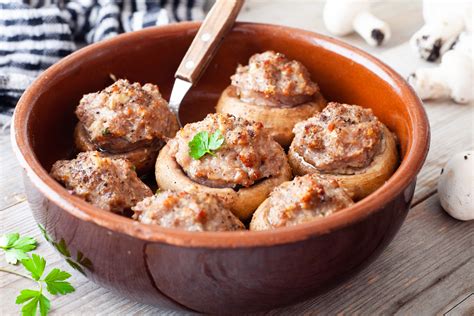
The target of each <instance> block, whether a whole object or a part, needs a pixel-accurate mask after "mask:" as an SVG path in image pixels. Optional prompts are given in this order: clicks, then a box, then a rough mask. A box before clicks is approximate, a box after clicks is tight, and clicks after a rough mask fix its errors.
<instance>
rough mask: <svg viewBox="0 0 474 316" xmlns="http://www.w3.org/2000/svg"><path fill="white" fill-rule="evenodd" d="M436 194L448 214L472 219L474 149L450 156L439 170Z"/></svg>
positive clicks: (473, 203)
mask: <svg viewBox="0 0 474 316" xmlns="http://www.w3.org/2000/svg"><path fill="white" fill-rule="evenodd" d="M438 195H439V200H440V202H441V206H442V207H443V209H444V210H445V211H446V212H447V213H448V214H449V215H451V216H452V217H454V218H457V219H459V220H463V221H467V220H473V219H474V151H464V152H460V153H457V154H455V155H454V156H453V157H451V159H450V160H449V161H448V163H447V164H446V165H445V166H444V168H443V169H442V170H441V175H440V177H439V181H438Z"/></svg>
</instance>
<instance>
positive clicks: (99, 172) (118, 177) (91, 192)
mask: <svg viewBox="0 0 474 316" xmlns="http://www.w3.org/2000/svg"><path fill="white" fill-rule="evenodd" d="M51 175H52V176H53V178H54V179H56V180H57V181H58V182H60V183H61V184H63V185H64V186H65V187H66V188H67V189H68V190H70V192H71V193H72V194H74V195H76V196H78V197H80V198H82V199H84V200H86V201H87V202H89V203H91V204H93V205H95V206H97V207H99V208H101V209H103V210H105V211H109V212H113V213H119V214H123V213H124V212H126V211H129V210H130V209H131V207H132V206H134V205H135V204H136V203H138V202H139V201H141V200H143V199H144V198H145V197H147V196H151V195H153V193H152V192H151V190H150V188H148V187H147V186H146V185H145V184H144V183H143V182H142V181H141V180H140V178H138V176H137V173H136V172H135V168H134V166H133V165H132V164H131V163H130V162H129V161H128V160H125V159H122V158H116V157H107V156H104V155H103V154H101V153H99V152H97V151H88V152H83V153H79V155H77V158H75V159H72V160H58V161H56V162H55V163H54V164H53V167H52V168H51Z"/></svg>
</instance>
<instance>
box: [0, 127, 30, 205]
mask: <svg viewBox="0 0 474 316" xmlns="http://www.w3.org/2000/svg"><path fill="white" fill-rule="evenodd" d="M25 200H26V197H25V194H24V192H23V182H22V180H21V167H20V165H19V164H18V162H17V160H16V158H15V155H14V154H13V151H12V149H11V143H10V129H6V130H3V129H1V128H0V212H1V211H2V210H3V209H5V208H7V207H9V206H12V205H15V204H17V203H20V202H23V201H25Z"/></svg>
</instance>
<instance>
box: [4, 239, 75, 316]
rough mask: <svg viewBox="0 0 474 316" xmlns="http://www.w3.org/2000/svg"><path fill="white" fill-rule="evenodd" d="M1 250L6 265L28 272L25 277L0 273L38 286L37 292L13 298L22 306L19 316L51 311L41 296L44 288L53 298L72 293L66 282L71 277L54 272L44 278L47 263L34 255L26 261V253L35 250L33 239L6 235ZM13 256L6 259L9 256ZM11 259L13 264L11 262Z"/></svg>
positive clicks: (47, 301) (22, 292) (44, 297)
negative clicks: (26, 280) (15, 266)
mask: <svg viewBox="0 0 474 316" xmlns="http://www.w3.org/2000/svg"><path fill="white" fill-rule="evenodd" d="M0 245H1V246H0V247H1V248H2V249H3V250H5V257H6V259H7V261H8V262H9V263H13V264H14V263H16V262H18V261H20V262H21V264H22V265H23V267H24V268H25V269H26V270H27V271H28V272H30V275H26V274H23V273H20V272H16V271H13V270H9V269H5V268H0V271H2V272H6V273H10V274H14V275H17V276H20V277H23V278H26V279H29V280H32V281H35V282H36V283H37V284H38V287H39V288H38V289H35V290H31V289H25V290H22V291H21V292H20V294H19V295H18V296H17V297H16V301H15V303H16V304H23V307H22V309H21V314H22V315H23V316H35V315H36V312H37V311H38V308H39V313H40V315H41V316H46V315H47V314H48V312H49V310H50V309H51V302H50V300H49V299H48V298H47V297H46V296H45V295H44V294H43V293H44V292H43V290H44V288H46V290H47V291H48V292H49V293H50V294H52V295H57V294H68V293H71V292H74V287H73V286H72V285H71V284H70V283H69V282H67V281H66V280H67V279H69V278H70V277H71V275H70V274H69V273H67V272H66V271H62V270H60V269H57V268H54V269H52V270H51V271H50V272H49V273H48V274H47V275H46V277H44V278H43V275H44V270H45V268H46V260H45V259H44V258H43V257H41V256H38V255H36V254H32V255H31V258H29V257H28V255H27V254H26V252H28V251H30V250H33V249H35V248H36V240H35V239H34V238H32V237H21V238H20V234H18V233H12V234H5V235H3V236H1V237H0ZM9 253H10V254H12V253H13V254H14V255H10V257H9V255H8V254H9ZM12 258H14V259H15V260H10V259H12Z"/></svg>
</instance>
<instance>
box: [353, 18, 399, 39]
mask: <svg viewBox="0 0 474 316" xmlns="http://www.w3.org/2000/svg"><path fill="white" fill-rule="evenodd" d="M353 26H354V30H355V31H356V32H357V33H358V34H359V35H360V36H362V37H363V38H364V39H365V41H366V42H367V43H368V44H369V45H372V46H380V45H382V43H385V42H386V41H388V40H389V38H390V36H391V32H390V27H389V26H388V24H387V23H385V22H384V21H382V20H380V19H379V18H377V17H376V16H374V15H373V14H372V13H370V12H368V11H365V12H361V13H359V14H358V15H357V16H356V17H355V19H354V24H353Z"/></svg>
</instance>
